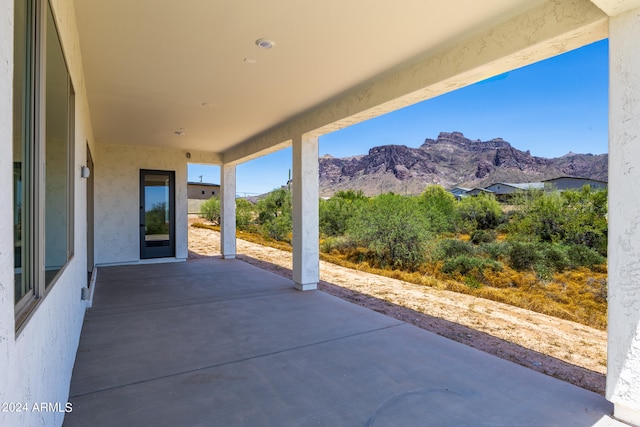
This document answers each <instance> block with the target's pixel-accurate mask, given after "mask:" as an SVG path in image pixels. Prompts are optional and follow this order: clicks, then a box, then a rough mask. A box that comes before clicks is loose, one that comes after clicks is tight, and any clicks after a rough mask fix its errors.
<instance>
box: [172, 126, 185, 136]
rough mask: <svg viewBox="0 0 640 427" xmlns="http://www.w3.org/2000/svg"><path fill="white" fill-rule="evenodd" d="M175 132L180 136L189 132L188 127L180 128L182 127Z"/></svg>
mask: <svg viewBox="0 0 640 427" xmlns="http://www.w3.org/2000/svg"><path fill="white" fill-rule="evenodd" d="M173 133H175V134H176V135H178V136H182V135H184V134H186V133H187V131H186V129H185V128H180V129H178V130H177V131H175V132H173Z"/></svg>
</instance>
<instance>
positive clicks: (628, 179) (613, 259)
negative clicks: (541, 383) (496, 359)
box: [607, 9, 640, 425]
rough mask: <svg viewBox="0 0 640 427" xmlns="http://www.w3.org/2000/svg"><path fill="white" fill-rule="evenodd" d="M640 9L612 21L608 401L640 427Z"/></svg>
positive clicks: (623, 417) (617, 411)
mask: <svg viewBox="0 0 640 427" xmlns="http://www.w3.org/2000/svg"><path fill="white" fill-rule="evenodd" d="M639 39H640V9H635V10H632V11H630V12H627V13H625V14H622V15H620V16H616V17H613V18H611V23H610V40H609V61H610V68H609V70H610V77H609V99H610V102H609V164H610V166H609V183H610V189H609V298H608V301H609V323H608V329H609V330H608V332H609V337H608V347H607V350H608V364H607V399H609V400H610V401H611V402H613V404H614V405H615V409H614V415H615V416H616V417H618V418H620V419H622V420H624V421H626V422H628V423H631V424H634V425H640V194H639V190H638V182H640V145H639V144H638V140H639V138H640V102H639V100H640V51H639V50H638V46H637V40H639Z"/></svg>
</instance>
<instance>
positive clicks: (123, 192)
mask: <svg viewBox="0 0 640 427" xmlns="http://www.w3.org/2000/svg"><path fill="white" fill-rule="evenodd" d="M186 153H187V152H186V151H181V150H174V149H167V148H155V147H147V146H129V145H116V144H97V146H96V158H97V160H96V165H95V179H96V187H95V221H96V230H95V233H96V234H95V240H96V248H95V262H96V265H109V264H127V263H137V262H139V261H140V234H139V232H140V220H139V213H140V211H139V206H140V188H139V187H140V169H156V170H168V171H175V173H176V182H175V185H176V200H175V203H176V205H175V208H176V218H175V221H176V224H175V226H176V234H175V236H176V258H177V259H182V260H184V259H186V258H187V253H188V251H187V211H188V206H187V160H189V161H194V160H195V161H197V162H199V163H207V162H209V163H212V164H213V163H215V162H216V161H217V160H218V159H217V158H213V157H212V156H211V155H209V154H207V153H196V152H193V151H191V152H190V154H191V157H190V159H187V156H186ZM210 157H211V158H210Z"/></svg>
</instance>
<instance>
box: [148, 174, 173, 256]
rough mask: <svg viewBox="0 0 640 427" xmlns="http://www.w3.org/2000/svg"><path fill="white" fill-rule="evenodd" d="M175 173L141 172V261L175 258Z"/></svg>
mask: <svg viewBox="0 0 640 427" xmlns="http://www.w3.org/2000/svg"><path fill="white" fill-rule="evenodd" d="M174 204H175V172H173V171H157V170H144V169H142V170H140V258H141V259H145V258H162V257H174V256H175V255H176V244H175V224H174V223H175V207H174Z"/></svg>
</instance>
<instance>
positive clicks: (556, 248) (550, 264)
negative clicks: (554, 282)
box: [541, 244, 570, 271]
mask: <svg viewBox="0 0 640 427" xmlns="http://www.w3.org/2000/svg"><path fill="white" fill-rule="evenodd" d="M541 258H542V259H541V262H542V263H543V264H544V266H545V267H546V268H547V269H549V270H551V271H564V270H565V269H567V268H568V267H569V265H570V262H569V257H568V255H567V248H566V247H565V246H562V245H558V244H547V245H544V246H543V248H542V250H541Z"/></svg>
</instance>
